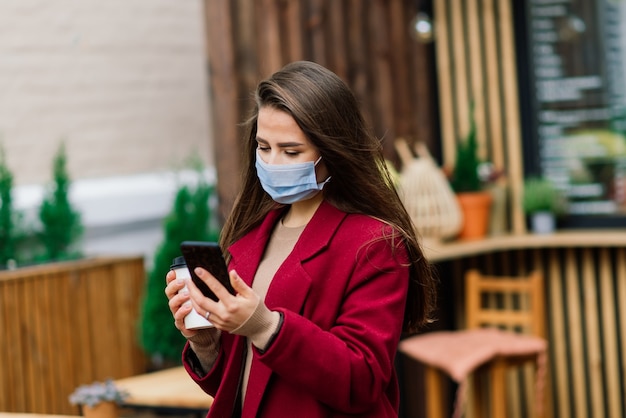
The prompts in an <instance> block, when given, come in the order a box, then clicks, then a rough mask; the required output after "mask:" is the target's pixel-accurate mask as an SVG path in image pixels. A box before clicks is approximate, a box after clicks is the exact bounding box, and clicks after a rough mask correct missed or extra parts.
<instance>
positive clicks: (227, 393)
mask: <svg viewBox="0 0 626 418" xmlns="http://www.w3.org/2000/svg"><path fill="white" fill-rule="evenodd" d="M279 216H280V213H279V212H278V211H274V212H271V213H270V214H269V215H268V216H267V217H266V219H265V220H264V221H263V223H262V224H261V225H260V226H259V227H257V228H255V229H254V230H253V231H251V232H250V233H248V234H247V235H246V236H244V237H243V238H242V239H240V240H239V241H237V242H236V243H235V244H233V245H232V246H231V248H230V252H231V254H232V260H231V263H230V267H229V269H233V268H234V269H235V270H237V272H238V273H239V275H240V276H241V277H242V278H243V280H245V281H246V282H247V283H248V285H250V284H251V283H250V282H251V280H252V278H253V277H254V274H255V272H256V269H257V267H258V265H259V261H260V259H261V256H262V254H263V250H264V248H265V245H266V243H267V240H268V238H269V236H270V233H271V232H272V229H273V227H274V225H275V222H276V221H277V220H278V218H279ZM389 231H390V229H389V227H388V226H386V225H384V224H383V223H382V222H380V221H378V220H375V219H373V218H371V217H369V216H364V215H354V214H352V215H347V214H346V213H344V212H341V211H339V210H338V209H336V208H334V207H333V206H331V205H330V204H328V203H326V202H324V203H322V205H321V206H320V207H319V208H318V210H317V212H316V213H315V215H314V216H313V218H312V219H311V221H310V222H309V224H308V225H307V226H306V228H305V229H304V231H303V232H302V235H301V237H300V239H299V241H298V242H297V244H296V246H295V247H294V250H293V251H292V252H291V254H290V255H289V256H288V257H287V259H286V260H285V261H284V263H283V264H282V266H281V267H280V268H279V270H278V271H277V272H276V275H275V276H274V278H273V280H272V283H271V285H270V287H269V290H268V292H267V296H266V298H265V303H266V305H267V306H268V307H269V308H270V309H272V310H277V311H280V312H282V313H283V315H284V322H283V324H282V328H281V329H280V332H279V333H278V335H277V336H276V339H275V340H274V342H273V343H272V344H271V345H270V347H269V348H268V350H267V351H266V352H264V353H261V352H260V351H259V350H257V349H256V348H253V350H254V358H253V360H252V368H251V372H250V379H249V383H248V388H247V392H246V393H247V394H246V400H245V402H244V407H243V412H242V417H243V418H252V417H271V418H280V417H298V418H308V417H343V416H351V415H352V416H359V417H376V418H383V417H397V416H398V405H399V389H398V382H397V377H396V374H395V369H394V357H395V354H396V347H397V345H398V341H399V339H400V334H401V328H402V321H403V315H404V307H405V301H406V297H407V289H408V268H407V267H406V264H404V266H401V264H402V263H406V251H405V250H404V247H403V246H402V245H400V246H399V250H397V251H396V252H395V253H392V248H391V246H390V245H389V242H388V241H386V240H384V239H380V238H381V237H383V236H385V235H387V234H388V233H389ZM244 346H245V338H243V337H240V336H236V335H230V334H228V333H222V344H221V349H220V353H219V356H218V358H217V361H216V363H215V366H214V367H213V369H212V370H211V371H210V373H208V374H207V375H206V376H205V377H203V378H200V377H198V376H197V375H196V374H194V372H193V371H192V369H191V367H190V366H189V364H185V366H186V368H187V371H188V372H189V374H190V375H191V377H192V378H193V379H194V380H195V381H196V382H197V383H198V384H199V385H200V387H202V389H203V390H204V391H205V392H207V393H209V394H211V395H213V396H214V397H215V401H214V403H213V406H212V407H211V410H210V411H209V415H208V416H209V417H211V418H213V417H218V418H226V417H230V416H231V414H232V409H233V405H234V403H235V400H236V395H237V388H238V385H239V376H240V372H241V368H242V364H243V352H244ZM188 349H189V348H188V347H186V348H185V350H188ZM183 358H185V356H183Z"/></svg>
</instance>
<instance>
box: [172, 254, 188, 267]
mask: <svg viewBox="0 0 626 418" xmlns="http://www.w3.org/2000/svg"><path fill="white" fill-rule="evenodd" d="M186 265H187V263H186V262H185V257H183V256H182V255H180V256H178V257H176V258H174V260H172V265H171V266H170V270H174V269H177V268H181V267H184V266H186Z"/></svg>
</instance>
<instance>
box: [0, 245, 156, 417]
mask: <svg viewBox="0 0 626 418" xmlns="http://www.w3.org/2000/svg"><path fill="white" fill-rule="evenodd" d="M144 282H145V273H144V260H143V257H128V258H111V259H95V260H83V261H76V262H68V263H58V264H48V265H46V266H38V267H25V268H22V269H19V270H16V271H5V272H1V273H0V341H1V343H0V411H7V412H29V413H47V414H67V415H75V414H78V412H79V411H78V407H76V406H73V405H71V404H70V403H69V401H68V396H69V394H70V393H72V391H73V390H74V389H75V388H76V387H77V386H79V385H81V384H89V383H92V382H94V381H96V380H98V381H101V380H105V379H107V378H113V379H117V378H122V377H127V376H131V375H135V374H140V373H144V372H145V370H146V366H147V359H146V357H145V355H144V354H143V352H142V351H141V349H140V348H139V346H138V343H137V318H138V317H139V308H140V306H139V304H140V298H141V295H142V294H143V286H144Z"/></svg>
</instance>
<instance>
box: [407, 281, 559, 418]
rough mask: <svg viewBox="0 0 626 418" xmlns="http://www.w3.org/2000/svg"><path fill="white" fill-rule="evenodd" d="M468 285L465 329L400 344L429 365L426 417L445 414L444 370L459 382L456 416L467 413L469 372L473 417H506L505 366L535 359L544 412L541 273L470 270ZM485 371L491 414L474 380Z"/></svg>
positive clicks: (539, 408) (539, 399)
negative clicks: (501, 273)
mask: <svg viewBox="0 0 626 418" xmlns="http://www.w3.org/2000/svg"><path fill="white" fill-rule="evenodd" d="M465 284H466V289H465V303H466V306H465V310H466V321H467V323H466V329H465V330H461V331H435V332H430V333H425V334H419V335H415V336H412V337H409V338H406V339H404V340H402V341H401V342H400V344H399V347H398V348H399V351H400V352H402V353H404V354H405V355H407V356H408V357H410V358H413V359H415V360H417V361H419V362H421V363H423V364H424V365H425V380H426V382H425V390H426V412H427V413H426V416H427V417H428V418H443V413H444V412H443V411H444V410H445V405H444V396H443V389H442V385H443V383H444V382H443V380H442V372H443V373H446V374H447V375H448V376H449V377H451V378H452V379H453V380H454V381H456V382H457V383H458V384H459V388H458V390H457V397H456V401H455V406H454V413H453V416H455V417H460V416H461V415H462V413H463V407H464V404H465V393H466V390H467V384H468V379H469V377H470V376H471V377H474V379H475V383H476V384H475V385H474V388H473V389H474V390H473V391H472V402H471V405H472V407H473V417H474V418H483V417H486V416H490V417H493V418H505V417H507V416H508V414H507V404H506V398H507V391H506V371H507V370H508V369H509V368H511V367H518V366H520V365H522V364H525V363H527V362H529V361H531V362H533V363H534V364H535V365H536V366H537V368H536V378H537V379H536V380H537V383H536V384H537V386H536V388H537V394H536V396H535V403H536V414H535V416H536V417H543V416H544V413H545V411H546V408H545V405H544V401H543V400H544V399H545V396H543V383H544V375H545V369H546V366H545V359H546V351H547V341H546V339H545V336H546V331H545V314H544V310H545V301H544V291H543V276H542V274H541V273H540V272H533V273H531V274H530V275H528V276H527V277H496V276H484V275H481V274H480V273H479V272H478V271H476V270H469V271H468V272H467V273H466V275H465ZM489 295H491V296H489ZM489 298H491V299H489ZM485 301H491V302H490V303H489V304H485V303H484V302H485ZM485 305H488V306H485ZM479 371H480V373H479ZM483 372H484V373H485V374H486V376H487V377H488V379H489V382H488V383H489V388H490V390H489V397H488V398H489V403H490V405H489V410H490V414H489V415H487V414H485V410H484V409H485V408H484V405H483V393H482V391H481V390H480V388H481V386H482V385H480V384H478V381H477V379H476V378H477V377H478V376H479V374H482V373H483Z"/></svg>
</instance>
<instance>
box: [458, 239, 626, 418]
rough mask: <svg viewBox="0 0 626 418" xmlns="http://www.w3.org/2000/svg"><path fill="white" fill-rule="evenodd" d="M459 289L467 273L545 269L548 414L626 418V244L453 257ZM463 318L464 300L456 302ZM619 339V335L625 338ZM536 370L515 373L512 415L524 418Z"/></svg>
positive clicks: (570, 417) (567, 417)
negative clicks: (461, 257)
mask: <svg viewBox="0 0 626 418" xmlns="http://www.w3.org/2000/svg"><path fill="white" fill-rule="evenodd" d="M451 263H452V267H451V268H452V270H453V271H455V272H457V273H458V274H454V277H455V278H456V279H455V280H456V282H455V284H454V286H455V294H457V295H462V293H463V292H462V289H463V287H462V286H463V284H462V280H461V279H459V278H461V277H463V275H462V272H463V271H465V270H467V269H468V268H478V269H479V270H480V271H482V272H483V273H486V274H502V275H520V276H522V275H525V274H527V273H528V272H530V271H531V270H532V269H539V270H541V271H542V272H543V273H544V276H545V282H546V304H547V311H546V314H547V323H548V344H549V353H548V366H549V371H548V376H549V386H548V387H547V393H546V394H547V396H548V403H549V414H548V415H547V416H548V417H554V418H589V417H606V418H620V417H624V416H626V397H625V396H624V393H626V382H624V379H623V378H622V376H623V375H624V372H625V371H626V340H625V339H624V338H623V336H624V335H626V249H625V248H606V247H593V248H591V247H590V248H553V249H532V250H512V251H503V252H496V253H493V254H489V255H482V256H476V257H472V258H469V259H464V260H457V261H453V262H451ZM455 303H456V312H457V320H456V322H457V324H462V323H463V317H462V312H463V309H464V308H463V304H464V302H463V298H462V297H459V298H458V299H456V300H455ZM620 336H621V337H620ZM531 376H532V373H530V374H529V373H528V372H527V371H526V372H524V373H523V374H521V375H517V374H512V375H511V376H509V377H510V379H511V383H513V385H512V386H513V388H515V395H516V396H514V398H513V402H511V405H514V408H512V409H511V410H510V411H509V412H510V414H509V415H508V416H509V417H511V418H517V417H520V418H523V417H527V416H530V415H527V413H528V410H527V405H528V404H529V402H532V398H533V397H532V395H533V393H532V391H533V386H532V383H533V382H532V381H530V380H529V379H530V378H531Z"/></svg>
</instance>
